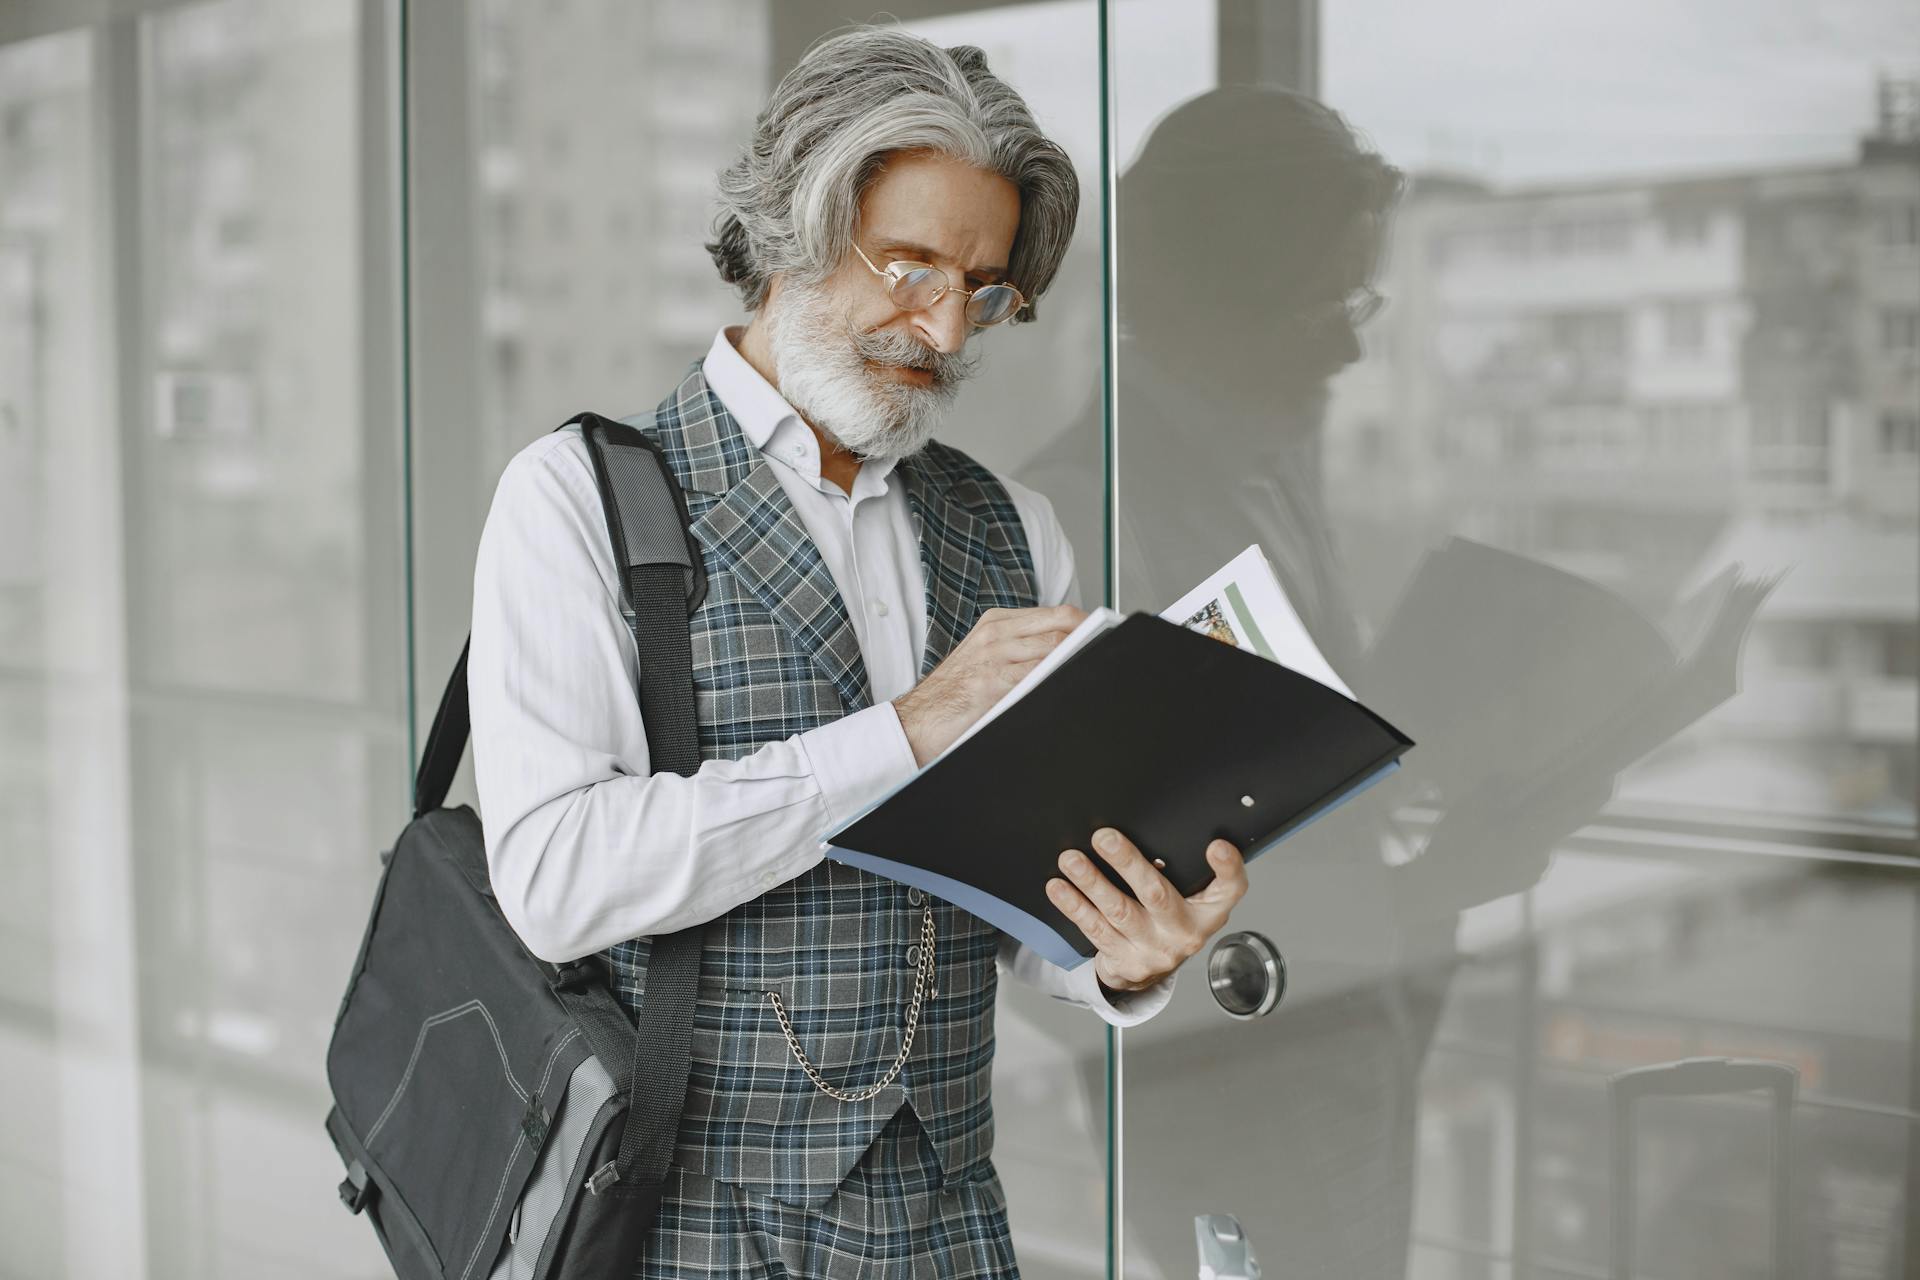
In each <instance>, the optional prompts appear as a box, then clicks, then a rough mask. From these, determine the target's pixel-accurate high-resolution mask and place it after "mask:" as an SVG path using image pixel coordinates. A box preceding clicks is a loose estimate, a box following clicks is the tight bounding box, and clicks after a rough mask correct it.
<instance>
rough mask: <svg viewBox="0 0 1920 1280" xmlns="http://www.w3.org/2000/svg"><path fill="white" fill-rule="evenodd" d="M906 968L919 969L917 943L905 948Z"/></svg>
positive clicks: (918, 945)
mask: <svg viewBox="0 0 1920 1280" xmlns="http://www.w3.org/2000/svg"><path fill="white" fill-rule="evenodd" d="M907 967H908V968H909V969H917V968H919V967H920V944H919V943H917V942H916V943H914V944H913V945H912V946H910V947H908V948H907Z"/></svg>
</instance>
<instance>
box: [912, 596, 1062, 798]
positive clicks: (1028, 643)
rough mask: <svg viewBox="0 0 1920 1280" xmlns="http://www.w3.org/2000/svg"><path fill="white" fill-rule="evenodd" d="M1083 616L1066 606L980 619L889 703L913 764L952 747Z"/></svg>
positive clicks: (986, 615) (996, 612) (992, 611)
mask: <svg viewBox="0 0 1920 1280" xmlns="http://www.w3.org/2000/svg"><path fill="white" fill-rule="evenodd" d="M1086 616H1087V613H1086V610H1084V609H1076V608H1074V607H1073V606H1072V605H1070V604H1062V605H1054V606H1052V607H1051V608H1046V609H989V610H987V611H986V612H985V613H983V614H981V615H980V621H979V622H977V623H975V624H974V627H973V630H971V631H969V632H967V635H966V638H965V639H963V640H961V641H960V643H959V644H957V645H955V646H954V647H953V651H952V652H951V653H949V654H947V656H946V660H945V661H943V662H942V663H941V664H940V665H939V666H937V667H935V668H934V669H933V671H932V673H931V674H929V675H928V676H927V678H926V679H925V680H922V681H921V682H920V683H919V684H917V685H915V686H914V687H913V688H912V689H910V690H908V691H907V692H906V693H903V694H901V695H900V696H899V697H897V698H895V699H894V700H893V708H894V710H895V711H896V712H898V713H899V716H900V727H901V728H902V729H905V730H906V731H907V742H908V744H909V745H911V746H912V747H913V759H914V763H915V764H919V765H925V764H926V763H927V762H928V761H929V760H931V759H933V758H934V757H935V756H937V755H939V754H940V753H941V752H942V751H945V750H946V749H947V748H948V747H949V746H951V745H953V741H954V739H955V738H958V737H959V736H960V735H961V734H963V733H965V732H966V731H967V730H968V728H970V727H971V726H972V725H973V722H974V721H976V720H978V719H979V718H980V717H981V716H982V715H984V714H986V712H987V710H988V709H989V708H990V707H992V706H993V704H994V703H996V702H998V701H1000V699H1001V698H1002V697H1003V696H1005V694H1006V692H1007V690H1009V689H1011V688H1013V686H1014V685H1016V684H1018V683H1020V678H1021V677H1022V676H1024V675H1026V674H1027V672H1029V671H1031V670H1033V668H1034V665H1035V664H1036V663H1038V662H1039V661H1040V659H1042V658H1044V657H1046V656H1047V654H1048V653H1050V652H1051V651H1052V650H1053V647H1054V646H1055V645H1057V644H1059V643H1060V641H1061V640H1063V639H1065V638H1066V636H1067V633H1068V632H1070V631H1072V630H1073V629H1074V628H1075V627H1077V626H1079V625H1080V623H1081V620H1082V619H1084V618H1085V617H1086Z"/></svg>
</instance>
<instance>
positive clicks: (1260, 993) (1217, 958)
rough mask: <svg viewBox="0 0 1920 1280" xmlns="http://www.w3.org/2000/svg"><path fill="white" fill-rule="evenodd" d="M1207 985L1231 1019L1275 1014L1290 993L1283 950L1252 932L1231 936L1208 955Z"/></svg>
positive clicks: (1245, 931)
mask: <svg viewBox="0 0 1920 1280" xmlns="http://www.w3.org/2000/svg"><path fill="white" fill-rule="evenodd" d="M1207 986H1208V988H1209V989H1211V990H1212V992H1213V998H1214V1001H1215V1002H1216V1003H1217V1004H1219V1006H1220V1007H1221V1008H1222V1009H1225V1010H1226V1011H1227V1016H1228V1017H1232V1018H1240V1019H1243V1020H1244V1019H1247V1018H1258V1017H1261V1016H1262V1015H1264V1014H1268V1013H1272V1012H1273V1009H1274V1006H1275V1005H1277V1004H1279V1003H1280V997H1281V996H1283V995H1285V994H1286V991H1287V962H1286V960H1285V958H1283V957H1282V956H1281V954H1280V949H1279V948H1278V947H1276V946H1274V945H1273V943H1272V942H1270V941H1268V939H1267V938H1266V937H1265V936H1263V935H1261V934H1258V933H1254V932H1253V931H1252V930H1242V931H1241V932H1239V933H1230V934H1228V935H1226V936H1225V937H1224V938H1221V939H1220V940H1219V941H1218V942H1216V943H1214V944H1213V951H1212V952H1211V953H1210V954H1209V955H1208V956H1207Z"/></svg>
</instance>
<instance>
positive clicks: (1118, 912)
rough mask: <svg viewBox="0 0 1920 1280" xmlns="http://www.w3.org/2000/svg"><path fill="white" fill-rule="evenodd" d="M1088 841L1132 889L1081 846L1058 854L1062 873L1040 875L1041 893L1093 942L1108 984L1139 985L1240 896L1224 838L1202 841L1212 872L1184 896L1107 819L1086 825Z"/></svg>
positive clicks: (1209, 930) (1237, 863)
mask: <svg viewBox="0 0 1920 1280" xmlns="http://www.w3.org/2000/svg"><path fill="white" fill-rule="evenodd" d="M1092 843H1093V847H1094V849H1095V851H1097V852H1098V853H1099V855H1100V856H1101V857H1102V858H1104V859H1106V861H1107V863H1108V865H1110V866H1111V867H1112V868H1113V869H1114V870H1115V871H1118V872H1119V873H1120V878H1121V879H1123V880H1125V881H1126V882H1127V885H1128V886H1129V887H1130V888H1131V889H1132V890H1133V897H1131V898H1130V897H1128V896H1127V895H1126V894H1124V893H1122V892H1121V891H1120V890H1119V889H1118V888H1116V887H1115V886H1114V884H1113V882H1112V881H1111V880H1108V879H1107V878H1106V876H1104V875H1102V874H1101V872H1100V869H1099V868H1098V867H1096V866H1095V865H1094V864H1093V862H1092V861H1091V860H1090V859H1089V858H1088V857H1087V855H1086V854H1084V853H1082V852H1081V851H1080V850H1078V849H1068V850H1067V851H1066V852H1064V853H1062V854H1061V855H1060V870H1061V871H1062V872H1063V873H1065V875H1066V877H1067V878H1066V879H1065V880H1059V879H1054V880H1049V881H1047V898H1048V899H1049V900H1050V901H1051V902H1052V903H1053V905H1054V906H1056V907H1058V908H1059V909H1060V910H1061V912H1062V913H1063V914H1064V915H1065V916H1066V917H1067V919H1069V920H1071V921H1073V922H1074V923H1075V924H1076V925H1078V926H1080V931H1081V932H1082V933H1084V934H1086V935H1087V941H1089V942H1091V943H1093V945H1094V947H1095V948H1096V949H1097V950H1096V953H1095V955H1094V958H1093V971H1094V976H1095V977H1097V978H1098V979H1099V981H1100V985H1102V986H1104V987H1107V988H1110V989H1112V990H1115V991H1139V990H1141V989H1143V988H1145V987H1150V986H1152V985H1153V984H1154V983H1156V982H1158V981H1160V979H1162V978H1164V977H1166V976H1167V975H1168V974H1170V973H1172V972H1173V971H1174V970H1175V969H1178V968H1179V967H1180V966H1181V964H1182V963H1183V962H1185V960H1186V959H1187V957H1188V956H1191V955H1194V954H1195V953H1197V952H1198V951H1199V950H1200V948H1201V947H1204V946H1205V945H1207V939H1208V938H1211V937H1212V936H1213V935H1214V934H1216V933H1218V932H1220V928H1221V926H1222V925H1224V924H1226V922H1227V913H1228V912H1230V911H1231V910H1233V904H1234V903H1236V902H1238V901H1240V899H1241V898H1243V897H1245V896H1246V892H1247V870H1246V863H1245V862H1244V861H1243V860H1242V859H1241V857H1240V851H1239V850H1238V849H1236V848H1234V847H1233V845H1232V843H1231V842H1229V841H1226V840H1215V841H1214V842H1213V843H1212V844H1210V845H1208V846H1207V863H1208V865H1210V866H1211V867H1212V868H1213V879H1212V880H1211V881H1209V882H1208V883H1207V884H1206V886H1205V887H1204V888H1202V889H1201V890H1200V891H1199V892H1198V893H1195V894H1194V895H1193V896H1192V897H1188V898H1183V897H1181V896H1180V894H1179V893H1178V892H1177V891H1176V890H1175V889H1174V887H1173V883H1172V882H1171V881H1169V880H1168V879H1167V878H1166V876H1164V875H1162V874H1161V873H1160V869H1159V868H1158V867H1156V866H1154V864H1153V863H1152V862H1149V861H1148V860H1147V857H1146V855H1145V854H1143V853H1141V852H1140V850H1139V849H1137V848H1135V847H1134V844H1133V842H1132V841H1131V840H1129V839H1127V838H1126V837H1125V836H1123V835H1121V834H1120V833H1119V832H1118V831H1115V830H1114V829H1113V828H1112V827H1102V828H1100V830H1098V831H1096V832H1094V833H1093V842H1092Z"/></svg>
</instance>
